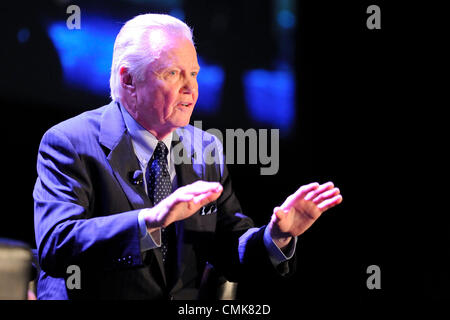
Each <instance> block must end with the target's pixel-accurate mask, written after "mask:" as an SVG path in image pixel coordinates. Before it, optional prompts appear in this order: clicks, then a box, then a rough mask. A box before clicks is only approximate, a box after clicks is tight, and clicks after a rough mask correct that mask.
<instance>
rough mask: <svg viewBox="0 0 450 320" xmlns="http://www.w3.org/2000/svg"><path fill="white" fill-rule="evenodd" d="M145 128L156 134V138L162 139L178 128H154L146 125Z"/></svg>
mask: <svg viewBox="0 0 450 320" xmlns="http://www.w3.org/2000/svg"><path fill="white" fill-rule="evenodd" d="M145 129H147V131H148V132H150V133H151V134H152V135H154V136H155V138H156V139H158V140H162V139H164V138H165V137H167V136H168V135H169V134H171V133H172V132H173V131H175V129H176V128H170V129H165V130H154V129H150V128H146V127H145Z"/></svg>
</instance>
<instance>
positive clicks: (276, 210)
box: [273, 207, 286, 222]
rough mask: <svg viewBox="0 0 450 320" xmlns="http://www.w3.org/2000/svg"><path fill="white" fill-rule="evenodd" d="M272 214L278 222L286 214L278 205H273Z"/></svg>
mask: <svg viewBox="0 0 450 320" xmlns="http://www.w3.org/2000/svg"><path fill="white" fill-rule="evenodd" d="M273 215H274V217H275V222H278V221H280V220H283V218H284V216H285V215H286V212H285V211H284V210H283V209H281V208H280V207H275V208H274V209H273Z"/></svg>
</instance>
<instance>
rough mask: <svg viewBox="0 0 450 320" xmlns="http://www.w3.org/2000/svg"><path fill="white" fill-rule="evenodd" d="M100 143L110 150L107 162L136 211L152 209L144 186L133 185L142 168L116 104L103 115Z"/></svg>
mask: <svg viewBox="0 0 450 320" xmlns="http://www.w3.org/2000/svg"><path fill="white" fill-rule="evenodd" d="M100 143H101V144H102V145H103V146H105V147H106V148H108V149H109V150H110V152H109V154H108V156H107V160H108V162H109V164H110V166H111V169H112V171H113V172H114V176H115V177H116V179H117V181H118V182H119V184H120V186H121V187H122V190H123V192H124V193H125V195H126V196H127V198H128V201H129V202H130V205H131V207H132V208H133V209H134V210H136V209H143V208H148V207H152V206H153V205H152V203H151V201H150V199H149V197H148V196H147V194H146V193H145V189H144V187H143V186H142V184H134V183H133V179H132V176H133V173H134V172H135V171H137V170H141V167H140V165H139V162H138V160H137V158H136V155H135V154H134V151H133V146H132V144H131V138H130V136H129V135H128V133H127V130H126V127H125V123H124V121H123V118H122V113H121V112H120V109H119V106H118V105H117V104H116V103H114V102H112V103H111V104H109V105H108V106H107V108H106V110H105V112H104V114H103V117H102V120H101V127H100Z"/></svg>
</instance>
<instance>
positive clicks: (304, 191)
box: [281, 182, 319, 210]
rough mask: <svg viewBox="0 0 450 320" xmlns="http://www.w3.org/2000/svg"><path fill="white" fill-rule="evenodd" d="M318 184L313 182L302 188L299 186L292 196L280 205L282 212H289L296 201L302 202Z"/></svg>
mask: <svg viewBox="0 0 450 320" xmlns="http://www.w3.org/2000/svg"><path fill="white" fill-rule="evenodd" d="M318 187H319V184H318V183H317V182H313V183H310V184H307V185H304V186H301V187H300V188H299V189H298V190H297V191H296V192H295V193H294V194H292V195H290V196H289V197H288V198H287V199H286V201H284V203H283V204H282V205H281V208H282V209H284V210H289V209H290V208H291V207H292V206H293V205H294V204H295V203H296V202H297V201H299V200H302V199H303V198H304V197H305V196H306V195H307V194H308V193H309V192H311V191H313V190H315V189H317V188H318Z"/></svg>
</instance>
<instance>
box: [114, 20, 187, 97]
mask: <svg viewBox="0 0 450 320" xmlns="http://www.w3.org/2000/svg"><path fill="white" fill-rule="evenodd" d="M169 34H171V35H172V34H174V35H180V36H184V37H186V38H187V39H188V40H190V41H191V42H192V43H194V41H193V39H192V30H191V29H190V28H189V27H188V26H187V25H186V24H185V23H184V22H183V21H181V20H178V19H177V18H174V17H172V16H169V15H166V14H152V13H149V14H142V15H139V16H136V17H134V18H133V19H131V20H129V21H127V22H126V23H125V25H124V26H123V27H122V28H121V29H120V32H119V34H118V35H117V37H116V41H115V43H114V51H113V59H112V65H111V77H110V79H109V86H110V88H111V98H112V100H113V101H120V98H121V94H120V92H121V90H120V88H121V83H120V69H121V68H122V67H125V68H127V69H128V72H129V73H130V75H131V76H132V77H133V78H134V79H136V80H140V81H141V80H144V75H145V74H144V73H145V70H146V68H147V66H148V65H149V64H150V63H151V62H152V61H154V60H155V59H157V58H158V57H159V55H160V53H161V49H162V48H163V45H164V44H165V36H167V35H169ZM158 40H159V41H158Z"/></svg>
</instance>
